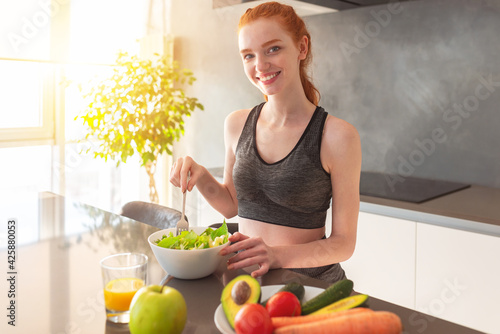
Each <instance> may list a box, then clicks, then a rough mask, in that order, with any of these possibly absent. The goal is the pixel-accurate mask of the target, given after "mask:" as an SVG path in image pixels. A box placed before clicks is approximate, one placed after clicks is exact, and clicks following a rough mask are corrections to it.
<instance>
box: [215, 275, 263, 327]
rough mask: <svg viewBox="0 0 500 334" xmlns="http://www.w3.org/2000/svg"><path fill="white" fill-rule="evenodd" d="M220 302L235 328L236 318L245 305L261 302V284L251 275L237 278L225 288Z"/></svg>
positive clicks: (228, 319)
mask: <svg viewBox="0 0 500 334" xmlns="http://www.w3.org/2000/svg"><path fill="white" fill-rule="evenodd" d="M220 301H221V304H222V309H223V310H224V314H225V315H226V318H227V321H228V322H229V324H230V325H231V327H232V328H234V318H235V317H236V313H238V311H239V310H240V309H241V308H242V307H243V305H245V304H249V303H259V302H260V284H259V282H258V281H257V280H256V279H255V278H253V277H252V276H250V275H240V276H237V277H235V278H233V279H232V280H231V281H230V282H229V283H228V284H227V285H226V286H225V287H224V289H223V290H222V295H221V298H220Z"/></svg>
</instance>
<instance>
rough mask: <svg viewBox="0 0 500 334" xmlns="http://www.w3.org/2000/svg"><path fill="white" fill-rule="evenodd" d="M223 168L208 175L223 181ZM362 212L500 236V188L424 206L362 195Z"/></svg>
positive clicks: (480, 189) (477, 190) (479, 189)
mask: <svg viewBox="0 0 500 334" xmlns="http://www.w3.org/2000/svg"><path fill="white" fill-rule="evenodd" d="M223 170H224V169H223V168H222V167H217V168H210V169H209V172H210V173H212V175H213V176H214V177H215V178H217V179H218V180H219V181H222V177H223ZM360 200H361V203H360V211H363V212H368V213H374V214H380V215H384V216H390V217H394V218H402V219H407V220H412V221H417V222H421V223H428V224H433V225H438V226H444V227H450V228H455V229H460V230H464V231H470V232H476V233H482V234H487V235H493V236H498V237H500V189H496V188H489V187H483V186H476V185H472V186H470V187H468V188H465V189H462V190H458V191H455V192H452V193H449V194H447V195H443V196H440V197H437V198H434V199H431V200H428V201H425V202H422V203H413V202H405V201H398V200H392V199H385V198H380V197H374V196H364V195H361V196H360Z"/></svg>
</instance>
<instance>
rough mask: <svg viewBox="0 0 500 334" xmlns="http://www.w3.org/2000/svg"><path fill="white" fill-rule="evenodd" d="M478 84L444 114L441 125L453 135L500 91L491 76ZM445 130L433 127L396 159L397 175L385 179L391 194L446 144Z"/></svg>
mask: <svg viewBox="0 0 500 334" xmlns="http://www.w3.org/2000/svg"><path fill="white" fill-rule="evenodd" d="M478 81H479V83H477V84H476V86H475V88H474V93H472V94H469V95H467V96H466V97H465V98H464V99H463V100H462V102H461V103H453V105H451V106H450V107H448V108H446V109H445V110H443V116H442V121H443V124H444V125H448V126H449V128H451V130H452V131H457V130H458V129H459V128H460V126H461V125H462V123H463V121H464V120H466V119H468V118H469V117H471V116H472V115H473V114H474V113H477V112H478V111H479V109H480V108H479V107H480V104H481V101H485V100H486V99H488V98H489V97H490V96H491V95H492V94H493V93H495V91H497V89H498V88H500V81H495V80H494V79H493V75H492V74H490V75H489V76H488V77H485V76H483V75H481V76H480V77H479V79H478ZM445 129H446V126H437V127H435V128H434V129H433V130H432V131H431V135H430V137H428V138H423V139H418V138H417V139H415V140H414V141H413V142H414V144H415V146H416V147H415V148H414V149H413V150H411V152H410V153H409V154H408V155H407V156H406V157H404V156H403V155H399V156H398V161H397V164H398V167H397V175H393V176H386V181H387V184H388V185H389V187H390V188H391V190H392V191H394V189H395V187H394V186H395V184H396V183H398V182H404V181H405V177H410V176H411V175H413V173H415V171H416V170H417V167H419V166H422V165H423V164H424V162H425V161H426V159H427V158H428V157H430V156H432V155H433V154H434V152H435V151H436V148H437V146H438V145H439V144H443V143H445V142H446V141H447V140H448V134H447V131H446V130H445Z"/></svg>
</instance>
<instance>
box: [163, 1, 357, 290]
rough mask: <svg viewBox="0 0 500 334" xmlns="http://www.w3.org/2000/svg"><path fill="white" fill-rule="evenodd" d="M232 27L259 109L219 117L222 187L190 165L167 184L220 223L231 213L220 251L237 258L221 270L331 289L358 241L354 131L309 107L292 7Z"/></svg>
mask: <svg viewBox="0 0 500 334" xmlns="http://www.w3.org/2000/svg"><path fill="white" fill-rule="evenodd" d="M238 28H239V30H238V44H239V49H240V54H241V58H242V61H243V67H244V70H245V73H246V75H247V77H248V79H249V80H250V82H251V83H252V84H254V85H255V86H256V87H257V88H258V89H259V90H260V91H261V92H262V93H263V94H264V96H265V98H266V102H264V103H262V104H260V105H258V106H256V107H254V108H252V109H243V110H238V111H235V112H233V113H231V114H230V115H229V116H227V118H226V120H225V125H224V140H225V149H226V156H225V168H224V181H223V183H219V182H217V181H216V180H215V179H214V177H213V176H212V175H211V174H210V173H209V172H208V171H207V169H206V168H205V167H203V166H201V165H199V164H197V163H196V162H195V161H194V160H193V159H192V158H190V157H184V158H179V159H178V160H177V161H176V163H175V164H174V166H173V167H172V171H171V176H170V181H171V183H172V184H174V185H175V186H178V187H180V188H181V190H182V191H186V190H188V191H191V190H192V189H193V187H194V186H195V185H196V187H197V188H198V190H199V191H200V193H201V194H202V195H203V196H204V197H205V199H206V200H207V201H208V202H209V204H210V205H211V206H212V207H214V208H215V209H216V210H217V211H219V212H220V213H221V214H223V215H224V216H225V217H226V218H230V217H234V216H236V215H238V227H239V232H237V233H235V234H234V235H232V236H231V238H230V241H232V242H233V244H231V245H230V246H228V247H226V248H225V249H224V250H223V251H222V252H221V254H222V255H225V254H229V253H233V252H234V253H236V254H234V255H233V256H232V257H230V259H229V261H228V269H239V268H245V267H249V266H255V265H258V269H256V270H254V271H253V272H252V276H254V277H258V276H261V275H263V274H265V273H266V272H267V271H268V270H269V269H272V268H290V269H292V270H294V271H297V272H300V273H303V274H306V275H308V276H311V277H315V278H319V279H323V280H326V281H329V282H335V281H338V280H340V279H343V278H345V274H344V271H343V270H342V268H341V267H340V265H339V264H338V263H339V262H342V261H345V260H347V259H348V258H349V257H350V256H351V255H352V253H353V251H354V247H355V243H356V228H357V217H358V211H359V176H360V168H361V148H360V142H359V136H358V133H357V131H356V129H355V128H354V127H353V126H352V125H350V124H348V123H347V122H345V121H343V120H341V119H338V118H336V117H334V116H331V115H328V114H327V113H326V112H325V111H324V110H323V108H321V107H318V106H317V105H318V101H319V93H318V91H317V90H316V88H315V87H314V85H313V84H312V83H311V82H310V80H309V78H308V76H307V66H308V65H309V63H310V60H311V38H310V35H309V33H308V32H307V29H306V27H305V25H304V22H303V21H302V19H301V18H300V17H298V16H297V15H296V13H295V11H294V10H293V8H292V7H290V6H286V5H282V4H279V3H276V2H270V3H263V4H261V5H259V6H257V7H255V8H253V9H248V10H247V11H246V13H245V14H244V15H243V16H242V17H241V18H240V22H239V27H238ZM188 172H189V173H190V178H189V180H188ZM330 200H331V202H332V220H331V222H328V223H329V224H331V227H332V228H331V231H332V232H331V235H330V236H328V238H326V237H325V220H326V211H327V209H328V207H329V205H330Z"/></svg>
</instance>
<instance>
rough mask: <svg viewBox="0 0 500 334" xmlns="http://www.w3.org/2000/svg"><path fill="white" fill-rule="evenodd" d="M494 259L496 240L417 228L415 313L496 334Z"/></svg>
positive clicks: (497, 265)
mask: <svg viewBox="0 0 500 334" xmlns="http://www.w3.org/2000/svg"><path fill="white" fill-rule="evenodd" d="M499 254H500V238H499V237H494V236H489V235H483V234H479V233H472V232H466V231H461V230H456V229H451V228H446V227H441V226H434V225H429V224H422V223H421V224H418V226H417V256H416V301H415V306H416V310H418V311H421V312H424V313H427V314H430V315H433V316H436V317H439V318H442V319H445V320H449V321H452V322H455V323H458V324H461V325H464V326H467V327H471V328H474V329H477V330H480V331H483V332H486V333H500V319H499V316H500V303H499V302H498V301H499V300H500V288H499V284H500V260H499V259H498V255H499ZM423 325H425V324H423Z"/></svg>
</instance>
